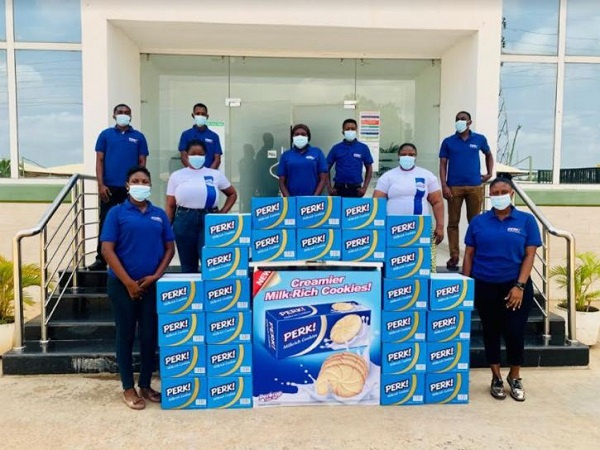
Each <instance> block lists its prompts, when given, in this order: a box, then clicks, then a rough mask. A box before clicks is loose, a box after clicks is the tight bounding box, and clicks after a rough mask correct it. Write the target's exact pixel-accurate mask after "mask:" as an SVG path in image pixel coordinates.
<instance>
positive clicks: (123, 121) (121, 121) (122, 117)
mask: <svg viewBox="0 0 600 450" xmlns="http://www.w3.org/2000/svg"><path fill="white" fill-rule="evenodd" d="M115 120H116V121H117V125H119V126H120V127H126V126H129V123H130V122H131V116H128V115H127V114H117V115H116V116H115Z"/></svg>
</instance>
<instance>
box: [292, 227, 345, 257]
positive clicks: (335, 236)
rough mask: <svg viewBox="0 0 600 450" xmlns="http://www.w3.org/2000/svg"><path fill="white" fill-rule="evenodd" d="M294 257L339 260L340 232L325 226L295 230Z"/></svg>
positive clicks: (340, 249) (340, 252)
mask: <svg viewBox="0 0 600 450" xmlns="http://www.w3.org/2000/svg"><path fill="white" fill-rule="evenodd" d="M296 236H297V239H296V257H297V259H298V260H301V261H303V260H308V261H318V260H324V261H339V260H340V258H341V256H342V232H341V230H332V229H326V228H315V229H312V228H306V229H298V230H297V231H296Z"/></svg>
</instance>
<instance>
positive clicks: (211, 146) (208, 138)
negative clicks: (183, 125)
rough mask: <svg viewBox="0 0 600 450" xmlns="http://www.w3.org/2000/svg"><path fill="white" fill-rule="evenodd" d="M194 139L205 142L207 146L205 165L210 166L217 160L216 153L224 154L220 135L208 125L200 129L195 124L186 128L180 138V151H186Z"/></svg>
mask: <svg viewBox="0 0 600 450" xmlns="http://www.w3.org/2000/svg"><path fill="white" fill-rule="evenodd" d="M193 140H198V141H201V142H204V145H205V146H206V159H205V161H204V167H210V166H211V165H212V163H213V162H214V160H215V155H222V154H223V150H222V149H221V141H220V140H219V135H218V134H217V133H215V132H214V131H212V130H209V129H208V127H206V126H205V127H204V129H200V128H199V127H197V126H196V125H194V126H193V127H192V128H190V129H189V130H185V131H184V132H183V133H181V138H179V151H180V152H184V151H186V148H187V146H188V143H189V142H190V141H193Z"/></svg>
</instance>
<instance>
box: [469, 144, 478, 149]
mask: <svg viewBox="0 0 600 450" xmlns="http://www.w3.org/2000/svg"><path fill="white" fill-rule="evenodd" d="M469 148H474V149H478V148H479V147H478V146H477V144H469Z"/></svg>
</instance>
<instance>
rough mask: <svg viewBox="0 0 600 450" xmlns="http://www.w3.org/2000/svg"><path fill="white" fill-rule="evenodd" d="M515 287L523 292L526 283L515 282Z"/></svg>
mask: <svg viewBox="0 0 600 450" xmlns="http://www.w3.org/2000/svg"><path fill="white" fill-rule="evenodd" d="M515 287H516V288H519V289H521V290H522V291H524V290H525V283H521V282H519V281H517V282H515Z"/></svg>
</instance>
